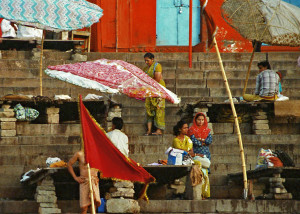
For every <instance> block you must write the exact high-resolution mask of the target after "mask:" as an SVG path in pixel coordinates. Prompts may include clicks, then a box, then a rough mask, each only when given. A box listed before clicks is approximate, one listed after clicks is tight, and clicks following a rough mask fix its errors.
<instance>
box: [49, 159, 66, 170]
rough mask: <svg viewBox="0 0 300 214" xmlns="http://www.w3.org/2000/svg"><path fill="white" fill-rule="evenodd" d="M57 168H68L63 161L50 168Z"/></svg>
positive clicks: (53, 164)
mask: <svg viewBox="0 0 300 214" xmlns="http://www.w3.org/2000/svg"><path fill="white" fill-rule="evenodd" d="M57 167H67V163H66V162H64V161H62V160H61V161H58V162H55V163H52V164H51V165H50V168H57Z"/></svg>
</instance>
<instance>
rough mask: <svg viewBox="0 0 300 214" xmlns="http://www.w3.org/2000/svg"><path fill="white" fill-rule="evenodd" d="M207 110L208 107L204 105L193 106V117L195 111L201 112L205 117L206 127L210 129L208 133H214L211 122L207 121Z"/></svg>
mask: <svg viewBox="0 0 300 214" xmlns="http://www.w3.org/2000/svg"><path fill="white" fill-rule="evenodd" d="M207 112H208V108H206V107H204V108H194V114H193V117H195V115H196V114H197V113H203V114H204V115H205V117H206V119H207V123H208V124H207V127H208V128H209V129H210V130H211V131H210V133H211V134H214V131H213V126H212V123H210V122H209V117H208V116H207Z"/></svg>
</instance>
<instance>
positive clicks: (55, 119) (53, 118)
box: [47, 114, 59, 124]
mask: <svg viewBox="0 0 300 214" xmlns="http://www.w3.org/2000/svg"><path fill="white" fill-rule="evenodd" d="M47 123H48V124H53V123H54V124H57V123H59V114H48V115H47Z"/></svg>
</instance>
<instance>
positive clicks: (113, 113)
mask: <svg viewBox="0 0 300 214" xmlns="http://www.w3.org/2000/svg"><path fill="white" fill-rule="evenodd" d="M114 117H122V109H121V107H120V106H119V105H115V106H114V107H112V108H110V109H109V111H108V116H107V130H110V129H111V128H112V122H111V121H112V119H113V118H114Z"/></svg>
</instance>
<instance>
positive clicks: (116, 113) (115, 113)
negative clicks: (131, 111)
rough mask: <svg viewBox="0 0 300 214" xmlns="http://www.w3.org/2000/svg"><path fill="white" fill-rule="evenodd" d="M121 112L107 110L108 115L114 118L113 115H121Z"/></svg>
mask: <svg viewBox="0 0 300 214" xmlns="http://www.w3.org/2000/svg"><path fill="white" fill-rule="evenodd" d="M121 115H122V114H121V112H113V111H110V112H108V117H111V118H114V117H121Z"/></svg>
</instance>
